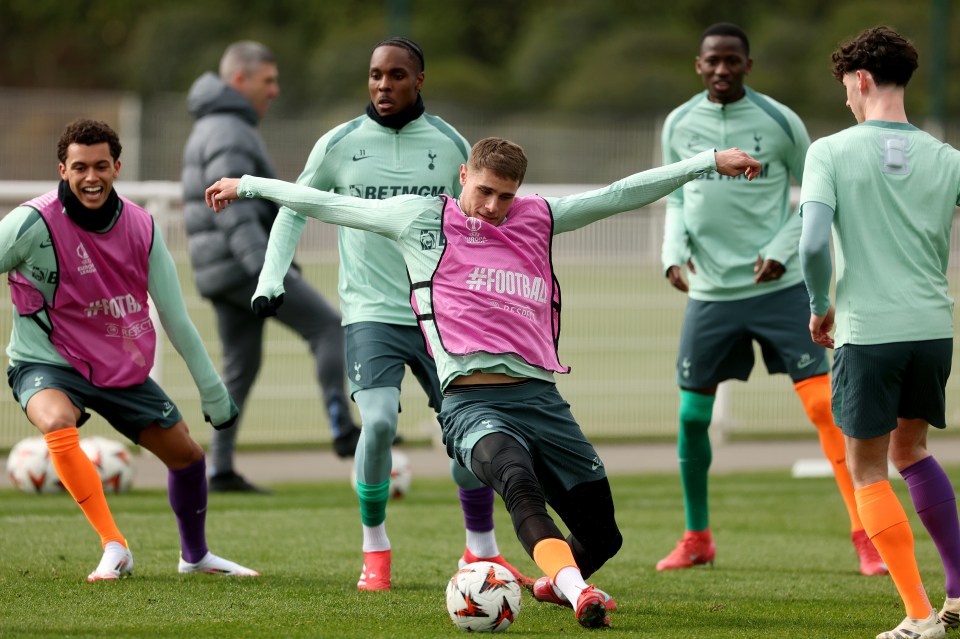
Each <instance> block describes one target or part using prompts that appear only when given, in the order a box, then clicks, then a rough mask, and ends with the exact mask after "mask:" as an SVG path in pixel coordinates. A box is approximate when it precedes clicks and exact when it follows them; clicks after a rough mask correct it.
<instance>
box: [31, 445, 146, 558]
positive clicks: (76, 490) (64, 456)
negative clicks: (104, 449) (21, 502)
mask: <svg viewBox="0 0 960 639" xmlns="http://www.w3.org/2000/svg"><path fill="white" fill-rule="evenodd" d="M43 438H44V439H45V440H46V441H47V448H48V449H49V450H50V459H51V461H53V468H54V469H55V470H56V471H57V476H58V477H59V478H60V483H62V484H63V485H64V487H65V488H66V489H67V492H69V493H70V494H71V495H72V496H73V498H74V499H75V500H76V502H77V504H78V505H79V506H80V510H82V511H83V514H84V515H86V517H87V521H89V522H90V525H91V526H93V529H94V530H96V531H97V534H98V535H100V544H101V546H106V545H107V542H110V541H116V542H119V543H121V544H123V545H124V546H126V545H127V542H126V540H125V539H124V538H123V535H121V534H120V530H119V529H118V528H117V524H116V522H114V521H113V515H112V514H111V513H110V507H109V506H107V498H106V496H105V495H104V494H103V484H101V483H100V475H98V474H97V469H96V468H95V467H94V465H93V462H91V461H90V459H89V458H88V457H87V454H86V453H84V452H83V449H82V448H80V432H79V431H78V430H77V429H76V428H61V429H60V430H55V431H53V432H52V433H47V434H46V435H44V436H43Z"/></svg>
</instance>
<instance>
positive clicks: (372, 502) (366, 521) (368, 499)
mask: <svg viewBox="0 0 960 639" xmlns="http://www.w3.org/2000/svg"><path fill="white" fill-rule="evenodd" d="M357 496H358V497H359V498H360V521H361V522H363V525H364V526H370V527H373V526H379V525H380V524H382V523H383V522H384V521H386V520H387V500H388V499H390V480H389V479H388V480H387V481H385V482H383V483H381V484H361V483H360V482H359V481H358V482H357Z"/></svg>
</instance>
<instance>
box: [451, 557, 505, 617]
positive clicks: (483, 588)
mask: <svg viewBox="0 0 960 639" xmlns="http://www.w3.org/2000/svg"><path fill="white" fill-rule="evenodd" d="M520 602H521V598H520V584H518V583H517V580H516V579H514V577H513V575H512V574H511V573H510V571H509V570H507V569H506V568H504V567H503V566H501V565H499V564H494V563H491V562H489V561H477V562H474V563H472V564H467V565H466V566H464V567H463V568H461V569H460V570H458V571H457V572H456V574H454V575H453V577H451V578H450V581H449V582H448V583H447V612H449V613H450V619H452V620H453V625H455V626H456V627H457V628H459V629H460V630H464V631H466V632H503V631H504V630H506V629H507V628H509V627H510V624H512V623H513V622H514V621H516V619H517V616H518V615H519V614H520Z"/></svg>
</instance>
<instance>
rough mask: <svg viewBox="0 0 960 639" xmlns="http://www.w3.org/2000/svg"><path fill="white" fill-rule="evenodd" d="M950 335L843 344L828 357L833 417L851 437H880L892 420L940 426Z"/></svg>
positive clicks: (943, 418)
mask: <svg viewBox="0 0 960 639" xmlns="http://www.w3.org/2000/svg"><path fill="white" fill-rule="evenodd" d="M952 356H953V339H951V338H946V339H933V340H924V341H920V342H894V343H890V344H871V345H859V344H844V345H843V346H841V347H840V348H838V349H837V352H836V354H835V355H834V361H833V402H832V407H833V420H834V422H836V424H837V426H839V427H840V428H841V429H842V430H843V434H844V435H847V436H848V437H856V438H857V439H871V438H874V437H880V436H882V435H886V434H887V433H889V432H890V431H892V430H894V429H895V428H896V427H897V418H903V419H922V420H924V421H925V422H927V423H928V424H930V425H931V426H934V427H936V428H946V426H947V420H946V386H947V379H948V378H949V377H950V365H951V359H952Z"/></svg>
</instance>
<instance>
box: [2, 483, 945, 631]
mask: <svg viewBox="0 0 960 639" xmlns="http://www.w3.org/2000/svg"><path fill="white" fill-rule="evenodd" d="M948 472H950V474H951V475H952V476H957V475H958V469H948ZM611 483H612V486H613V491H614V497H615V499H616V504H617V519H618V521H619V523H620V527H621V530H622V532H623V536H624V545H623V549H622V550H621V551H620V554H618V555H617V556H616V557H615V558H614V559H612V560H611V561H610V562H609V563H608V565H607V566H605V567H604V568H603V569H602V570H601V571H600V572H599V573H598V574H597V575H596V576H595V578H593V579H591V581H594V582H595V583H597V585H598V586H600V587H601V588H604V589H605V590H607V591H608V592H610V593H611V594H612V595H613V596H614V597H615V599H616V600H617V602H618V603H619V606H620V610H619V611H617V612H615V613H613V614H612V620H613V626H614V627H613V629H612V630H610V631H603V636H604V637H611V638H612V637H657V638H658V639H669V638H673V637H678V638H679V637H684V638H690V637H694V638H700V637H702V638H708V637H709V638H711V639H716V638H726V637H730V638H733V637H738V638H739V637H778V638H783V637H798V638H799V637H803V638H810V637H817V638H831V637H836V638H844V639H847V638H851V637H873V636H874V635H875V634H876V633H877V632H879V631H881V630H886V629H889V628H892V627H893V626H895V625H896V624H897V623H899V622H900V620H901V618H902V617H903V612H902V608H901V605H900V602H899V598H898V597H897V595H896V591H895V589H894V586H893V583H892V581H891V580H890V579H889V578H888V577H861V576H859V574H858V572H857V563H856V557H855V554H854V551H853V547H852V545H851V543H850V540H849V531H848V530H847V528H848V525H847V518H846V514H845V512H844V509H843V506H842V503H841V501H840V497H839V495H838V494H837V492H836V488H835V485H834V483H833V480H832V479H802V480H798V479H791V478H790V477H789V475H788V474H787V473H786V472H779V473H770V472H767V473H749V474H747V473H744V474H729V475H718V476H715V477H713V478H712V485H711V487H712V493H711V494H712V503H711V506H712V511H713V519H712V528H713V530H714V534H715V537H716V540H717V545H718V555H717V564H716V566H715V567H712V568H699V569H695V570H689V571H681V572H672V573H657V572H656V571H655V570H654V568H653V566H654V564H655V563H656V561H657V560H658V559H660V558H661V557H662V556H663V555H665V554H666V553H667V552H668V551H669V550H671V549H672V547H673V544H674V543H675V541H676V539H677V538H678V536H679V533H680V532H681V530H682V528H683V513H682V506H681V499H680V486H679V479H678V477H677V476H676V475H674V474H668V475H652V476H631V477H627V476H615V477H613V478H611ZM894 487H895V489H896V490H897V492H898V494H899V495H900V497H901V499H902V500H904V503H905V504H906V505H907V509H908V511H909V513H910V517H911V523H912V525H913V529H914V534H915V536H916V544H917V552H918V557H919V561H920V570H921V574H922V575H923V576H924V578H925V584H926V586H927V590H928V592H929V594H930V598H931V601H932V602H933V604H934V605H935V606H939V604H940V603H941V602H942V600H943V596H944V591H943V573H942V570H941V568H940V564H939V559H938V557H937V555H936V550H935V549H934V547H933V544H932V542H931V541H930V539H929V538H928V537H927V534H926V532H925V531H924V530H923V528H922V526H921V525H920V523H919V520H918V519H917V518H916V517H915V516H914V515H913V513H912V511H911V510H910V507H909V497H908V496H907V493H906V488H905V486H904V485H903V482H901V481H894ZM273 488H274V490H275V493H274V494H273V495H272V496H244V495H223V494H212V495H211V498H210V506H209V510H210V517H209V519H208V522H207V531H208V538H209V541H210V547H211V549H212V550H213V551H214V552H215V553H217V554H220V555H223V556H225V557H228V558H230V559H234V560H236V561H239V562H240V563H243V564H245V565H248V566H251V567H253V568H256V569H258V570H259V571H260V572H261V573H262V575H263V576H262V577H260V578H257V579H229V578H221V577H212V576H207V575H183V576H181V575H178V574H177V572H176V562H177V554H178V552H179V549H178V545H177V531H176V523H175V521H174V518H173V515H172V513H171V512H170V510H169V506H168V504H167V497H166V494H165V493H164V492H163V491H156V490H149V491H148V490H142V491H136V490H135V491H133V492H132V493H129V494H126V495H119V496H114V497H111V498H110V501H111V504H112V506H113V510H114V513H115V515H116V517H117V520H118V524H119V525H120V528H121V530H123V532H124V534H126V535H127V537H128V539H129V541H130V544H131V548H132V550H133V553H134V560H135V564H134V576H133V577H132V578H129V579H125V580H123V581H121V582H114V583H105V582H101V583H97V584H87V583H86V581H85V579H86V575H87V574H88V573H89V572H90V571H91V570H93V568H94V567H95V566H96V564H97V562H98V561H99V558H100V552H99V548H98V543H97V539H96V537H95V535H94V533H93V532H92V530H91V529H90V528H89V526H88V525H87V523H86V521H85V520H84V519H83V517H82V515H81V514H80V511H79V509H78V508H77V506H76V505H75V504H74V503H73V502H72V500H71V499H70V498H69V496H67V495H54V496H42V497H35V496H29V495H23V494H20V493H17V492H15V491H12V490H3V491H0V557H2V558H3V561H2V562H0V636H2V637H95V636H99V637H104V636H110V637H190V638H191V639H195V638H200V637H338V638H340V637H342V638H354V637H355V638H357V639H373V638H378V637H384V638H405V637H411V638H414V637H416V638H420V637H455V636H461V635H460V632H459V631H458V630H456V629H455V628H454V627H453V626H452V625H451V623H450V621H449V619H448V618H447V614H446V608H445V603H444V588H445V585H446V581H447V579H448V578H449V577H450V576H451V575H452V574H453V572H454V571H455V568H456V565H455V562H456V559H457V558H458V557H459V556H460V554H461V552H462V550H463V519H462V515H461V513H460V509H459V506H458V503H457V499H456V488H455V487H454V486H453V485H452V484H451V483H450V482H449V481H445V480H441V479H416V480H415V482H414V485H413V489H412V490H411V492H410V494H409V495H408V496H407V497H406V498H404V499H403V500H400V501H395V502H392V503H391V505H390V507H389V509H388V520H387V525H388V532H389V534H390V539H391V542H392V544H393V548H394V553H393V562H394V563H393V582H394V590H392V591H391V592H384V593H360V592H357V591H356V588H355V584H356V581H357V577H358V576H359V573H360V564H361V561H360V559H361V557H360V525H359V517H358V508H357V505H356V496H355V495H354V494H353V492H352V491H351V489H350V487H349V486H348V485H347V484H346V483H345V482H343V483H336V484H316V485H302V484H301V485H277V486H273ZM498 501H499V500H498ZM496 518H497V529H498V531H499V535H498V536H499V542H500V547H501V550H502V551H503V553H504V555H505V556H506V557H507V558H508V559H510V560H511V561H513V562H514V563H515V564H516V565H517V566H519V567H521V568H522V569H524V570H525V571H527V572H528V574H536V572H537V571H536V567H535V566H534V564H533V563H532V561H531V560H530V559H528V558H527V557H526V556H525V555H524V554H523V552H522V550H521V548H520V545H519V543H518V542H517V541H516V538H515V536H514V534H513V531H512V528H511V525H510V521H509V518H508V516H507V514H506V512H505V510H504V508H503V506H502V504H500V503H498V506H497V510H496ZM507 632H508V633H509V635H511V636H517V637H519V636H524V637H560V636H586V635H588V634H590V633H591V632H595V631H589V630H586V629H584V628H581V627H579V626H578V625H577V623H576V621H575V620H574V617H573V614H572V612H571V611H570V610H569V609H567V608H560V607H557V606H553V605H549V604H541V603H538V602H536V601H534V600H533V598H532V597H530V596H529V595H528V594H527V593H525V594H524V600H523V608H522V610H521V612H520V615H519V617H518V619H517V622H516V623H515V624H514V625H513V626H512V627H511V628H510V629H509V630H508V631H507Z"/></svg>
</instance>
